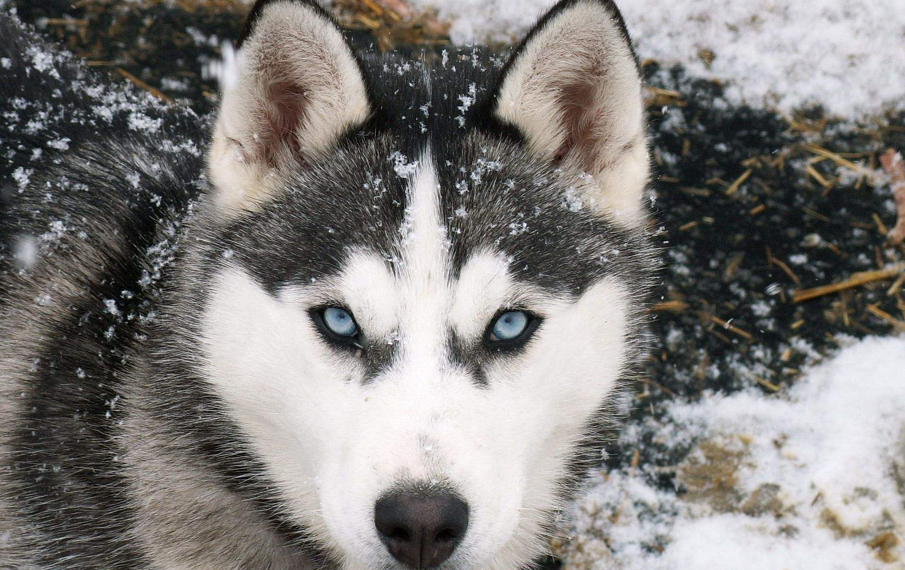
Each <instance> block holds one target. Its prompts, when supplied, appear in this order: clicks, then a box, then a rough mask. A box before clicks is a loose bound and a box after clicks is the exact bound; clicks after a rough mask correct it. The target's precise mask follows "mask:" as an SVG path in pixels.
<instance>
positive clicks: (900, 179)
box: [880, 149, 905, 245]
mask: <svg viewBox="0 0 905 570" xmlns="http://www.w3.org/2000/svg"><path fill="white" fill-rule="evenodd" d="M880 163H881V164H882V165H883V170H885V171H886V174H888V175H889V187H890V188H891V189H892V194H893V196H895V200H896V212H897V216H898V219H897V221H896V225H895V227H894V228H893V229H892V230H891V231H890V232H889V233H888V234H886V240H887V241H888V242H889V243H890V244H892V245H898V244H900V243H902V242H903V241H905V160H903V159H902V155H901V153H898V152H896V151H895V150H893V149H888V150H887V151H886V152H884V153H883V155H882V156H881V157H880Z"/></svg>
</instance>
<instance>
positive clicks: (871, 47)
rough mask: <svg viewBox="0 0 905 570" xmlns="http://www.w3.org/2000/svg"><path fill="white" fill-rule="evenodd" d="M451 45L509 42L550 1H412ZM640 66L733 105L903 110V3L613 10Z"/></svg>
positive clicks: (687, 0)
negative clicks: (716, 83) (718, 94)
mask: <svg viewBox="0 0 905 570" xmlns="http://www.w3.org/2000/svg"><path fill="white" fill-rule="evenodd" d="M413 2H414V3H415V4H417V5H420V6H421V7H424V8H427V7H435V8H437V9H438V10H439V15H440V17H441V18H442V19H448V20H450V21H451V22H452V28H451V31H450V33H451V35H452V39H453V41H454V42H456V43H459V44H467V43H471V42H474V41H477V42H487V41H489V42H512V41H513V40H516V39H517V38H519V37H520V36H521V35H522V34H524V33H525V32H526V31H527V30H528V29H530V28H531V26H533V25H534V23H535V21H536V20H537V18H538V17H540V16H541V15H542V14H543V13H544V12H545V11H546V10H548V9H549V8H550V7H551V6H552V5H553V4H554V0H413ZM617 4H618V6H619V8H620V10H621V11H622V14H623V16H624V17H625V20H626V23H627V25H628V28H629V32H630V33H631V35H632V38H633V39H634V41H635V44H636V47H637V49H638V53H639V56H640V57H641V59H648V58H649V59H655V60H658V61H660V62H662V63H664V64H667V65H671V64H683V65H685V66H686V68H687V69H688V71H689V72H690V73H691V74H692V75H696V76H700V77H705V78H711V79H717V80H720V81H723V82H725V84H726V88H727V90H726V95H727V98H728V99H729V100H730V101H731V102H732V103H742V102H744V103H747V104H749V105H752V106H763V105H768V106H771V107H775V108H778V109H779V110H782V111H790V110H792V109H796V108H799V107H802V106H807V105H812V104H821V105H823V106H824V107H825V108H826V110H827V111H829V112H830V113H833V114H836V115H841V116H852V115H861V114H876V113H879V112H881V111H882V110H884V109H887V108H893V109H902V108H905V83H903V81H902V78H903V77H905V57H903V56H902V54H903V53H905V9H903V5H902V0H809V1H807V2H803V1H801V0H679V1H676V2H670V3H668V4H664V3H663V2H659V1H658V0H617Z"/></svg>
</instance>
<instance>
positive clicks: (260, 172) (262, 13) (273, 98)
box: [208, 0, 371, 213]
mask: <svg viewBox="0 0 905 570" xmlns="http://www.w3.org/2000/svg"><path fill="white" fill-rule="evenodd" d="M236 61H237V69H236V70H235V75H236V77H235V79H234V81H233V85H227V86H226V88H225V90H224V93H223V102H222V103H221V105H220V111H219V114H218V117H217V123H216V126H215V128H214V139H213V143H212V145H211V149H210V154H209V156H208V170H209V174H210V179H211V182H212V183H213V186H214V189H215V192H216V196H215V200H216V202H217V205H218V206H219V208H220V209H221V210H223V211H225V212H226V213H230V212H236V211H242V210H253V209H255V208H256V207H258V205H260V204H261V203H262V202H263V201H266V200H267V199H268V198H269V197H270V196H271V195H272V194H273V192H274V191H275V190H276V189H275V188H273V187H272V180H273V179H275V178H276V177H274V176H269V175H270V174H272V173H273V172H276V171H279V170H281V169H285V168H298V167H304V165H305V163H307V162H310V161H312V160H315V159H317V158H318V157H319V156H322V155H323V154H325V153H327V152H329V151H330V150H331V149H332V148H333V146H334V145H335V144H336V143H337V141H338V140H339V138H340V137H341V136H342V135H343V133H345V132H346V131H348V130H349V129H350V128H353V127H355V126H358V125H361V124H362V123H363V122H364V121H365V120H366V119H367V118H368V116H369V115H370V112H371V107H370V103H369V101H368V94H367V88H366V85H365V80H364V76H363V74H362V71H361V67H360V66H359V63H358V60H357V59H356V58H355V55H354V53H353V51H352V49H351V47H350V46H349V44H348V43H347V42H346V40H345V39H344V38H343V35H342V33H341V32H340V30H339V28H338V27H337V25H336V24H335V23H334V22H333V20H332V19H331V18H330V17H329V16H328V15H327V14H326V13H325V12H324V11H323V10H322V9H321V8H320V7H319V6H318V5H317V4H316V3H315V2H314V1H309V0H259V1H258V3H257V4H256V5H255V6H254V8H253V9H252V11H251V14H250V15H249V18H248V21H247V23H246V29H245V35H244V37H243V38H242V40H241V42H240V44H239V52H238V55H237V58H236Z"/></svg>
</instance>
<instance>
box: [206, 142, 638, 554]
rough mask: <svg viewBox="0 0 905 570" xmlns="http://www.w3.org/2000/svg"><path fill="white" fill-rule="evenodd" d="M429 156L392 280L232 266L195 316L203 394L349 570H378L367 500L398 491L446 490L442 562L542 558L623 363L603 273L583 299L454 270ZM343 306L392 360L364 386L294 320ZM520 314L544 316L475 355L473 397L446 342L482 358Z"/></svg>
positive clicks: (482, 258)
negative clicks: (448, 520)
mask: <svg viewBox="0 0 905 570" xmlns="http://www.w3.org/2000/svg"><path fill="white" fill-rule="evenodd" d="M439 192H440V189H439V187H438V182H437V178H436V174H435V171H434V167H433V164H432V162H431V158H430V154H429V153H425V155H424V156H423V157H421V160H420V162H419V167H418V170H417V172H415V173H414V174H413V175H412V177H411V180H410V191H409V203H410V207H409V209H408V211H407V213H406V217H405V223H404V225H403V228H401V233H400V243H401V244H402V248H401V251H402V255H401V258H400V259H399V260H398V266H397V267H396V272H395V273H394V272H393V270H392V269H391V268H390V267H389V265H388V264H387V263H386V262H385V261H384V260H383V259H381V258H380V257H379V256H378V255H376V254H373V253H369V252H362V251H359V252H356V253H354V254H352V255H350V256H349V258H348V261H347V264H346V267H345V269H344V271H343V272H342V274H340V275H339V276H337V277H335V278H334V279H331V280H328V282H324V283H317V284H314V285H312V286H309V287H304V288H293V289H289V290H286V291H283V292H282V293H281V294H280V295H279V296H278V297H277V298H274V297H273V296H271V295H268V294H267V293H266V292H265V291H264V290H263V289H262V288H261V287H260V286H259V285H258V284H256V283H255V282H254V280H253V279H252V278H251V277H250V276H249V275H248V274H247V273H246V272H245V271H244V270H243V269H241V268H240V267H237V266H236V267H232V268H230V269H228V270H226V271H224V272H222V273H221V274H220V275H219V277H218V279H217V281H216V282H215V284H214V287H213V290H212V293H211V301H210V303H209V305H208V307H206V310H205V338H204V341H205V342H204V347H205V351H206V356H207V359H206V361H207V373H208V375H209V379H210V382H211V383H212V384H213V386H214V387H215V389H216V390H217V392H218V393H219V394H220V395H221V396H222V398H223V399H224V401H225V402H226V404H227V405H228V406H229V408H230V410H231V414H232V416H233V418H234V420H235V421H236V423H237V424H238V425H239V426H240V428H241V429H242V430H243V431H244V432H245V434H246V435H247V436H248V439H249V441H251V442H252V444H253V445H254V447H255V451H256V453H257V454H258V455H259V456H260V457H261V458H262V460H263V461H264V464H265V465H266V466H267V469H268V470H269V475H270V477H271V478H272V479H273V480H274V481H275V482H276V483H277V484H278V486H279V488H280V490H281V493H282V496H283V498H284V500H285V501H286V504H287V506H288V508H289V509H290V510H291V512H292V513H293V514H294V516H295V517H296V518H297V519H298V520H299V522H301V523H303V524H305V525H306V526H308V527H309V528H310V529H311V531H312V532H313V533H314V534H315V535H316V537H317V538H319V539H321V540H322V541H324V543H326V544H327V545H329V546H330V547H332V548H333V549H334V550H335V552H336V553H338V554H339V555H340V556H341V557H342V558H343V560H344V563H345V566H346V568H350V569H351V568H374V567H379V566H380V565H382V564H384V563H387V562H389V560H390V559H389V555H388V553H387V552H386V550H385V548H384V547H383V545H382V544H381V542H380V540H379V538H378V536H377V532H376V529H375V526H374V520H373V518H374V505H375V502H376V501H377V499H378V498H379V497H380V496H381V495H383V494H384V493H386V492H387V491H389V490H391V489H392V488H393V487H394V486H395V485H398V484H400V483H405V482H413V481H419V482H427V483H430V482H436V483H442V484H445V485H448V486H451V487H452V488H454V489H455V490H456V491H457V492H458V493H459V494H460V495H461V496H462V498H463V499H465V500H466V501H467V503H468V505H469V510H470V513H469V514H470V516H469V529H468V533H467V534H466V537H465V539H464V541H463V542H462V543H461V545H460V546H459V548H458V549H457V551H456V553H455V554H454V555H453V558H452V559H451V560H450V564H452V565H454V566H456V567H460V568H463V569H465V568H485V569H486V568H499V569H504V568H505V569H511V570H514V569H516V568H518V567H519V566H522V565H524V564H525V563H526V562H527V561H528V560H529V559H530V558H531V557H532V556H533V555H534V554H535V553H536V552H537V551H538V550H537V549H538V548H540V547H541V545H540V541H539V540H538V537H537V534H538V532H539V524H540V522H541V521H540V518H539V515H540V513H542V512H543V511H545V510H549V509H551V508H554V507H556V501H557V494H556V492H557V489H556V483H557V481H558V480H560V479H561V478H562V477H563V475H564V474H565V469H566V462H567V459H568V458H569V457H570V455H571V452H572V451H573V448H574V446H575V444H576V443H577V442H578V440H579V439H580V436H581V435H582V430H583V428H584V427H585V426H586V425H587V422H588V421H589V419H590V418H591V417H592V416H593V415H594V414H595V413H596V411H597V410H598V409H599V407H600V404H601V402H602V401H603V400H604V399H605V397H606V396H607V394H608V393H609V392H610V391H611V390H612V388H613V386H614V384H615V382H616V380H617V378H618V375H619V372H620V369H621V368H622V366H623V364H624V357H625V349H626V346H625V345H626V339H625V338H624V334H625V329H626V313H627V310H628V293H627V291H626V290H625V288H624V287H623V286H622V285H620V284H618V283H617V282H616V281H615V280H611V279H604V280H602V281H601V282H599V283H597V284H596V285H594V286H593V287H591V288H590V289H589V290H588V291H587V292H585V293H584V294H583V295H582V296H581V297H580V298H579V299H565V298H561V297H556V296H554V295H551V294H549V293H548V292H545V291H543V290H541V289H539V288H537V287H533V286H528V285H525V284H521V283H519V282H517V281H516V280H514V279H513V277H512V275H511V273H510V272H509V265H508V262H507V256H506V254H505V253H504V252H493V251H485V252H478V253H476V254H475V255H473V256H472V257H471V258H470V259H468V260H467V261H466V263H465V265H464V266H463V268H462V270H461V272H460V275H459V276H458V279H454V278H452V277H451V275H450V260H449V247H448V239H447V235H446V231H445V228H444V224H443V222H442V219H441V214H440V198H439V196H440V194H439ZM330 299H333V300H337V299H338V300H342V302H343V303H344V305H345V306H346V307H347V308H348V309H350V310H351V311H352V313H353V314H354V315H355V318H356V320H357V322H358V324H359V326H360V327H361V329H362V332H363V334H364V337H365V339H366V340H367V342H368V343H393V344H395V347H394V348H395V351H396V355H397V357H396V359H395V360H394V361H393V362H392V363H390V365H388V366H387V367H386V369H384V370H382V371H381V372H380V373H379V374H378V375H377V377H375V378H369V379H367V381H365V377H364V375H365V367H364V364H363V360H362V359H360V358H357V357H355V356H354V355H352V354H351V353H347V352H345V351H342V350H337V349H335V348H333V347H331V346H329V345H328V344H327V343H326V341H324V340H323V339H322V338H321V337H320V335H319V333H318V332H317V330H316V327H315V325H314V324H313V323H312V322H311V319H310V318H309V315H308V310H309V309H310V308H312V307H316V306H319V305H321V304H322V303H324V302H325V301H327V300H330ZM513 304H518V306H519V307H524V308H528V309H530V310H531V311H533V312H535V313H537V314H538V315H540V316H542V317H543V319H544V320H543V323H542V324H541V326H540V328H539V329H538V331H537V332H536V334H535V336H534V337H533V339H532V340H531V342H530V344H529V345H528V347H527V348H525V349H524V350H522V351H521V352H519V353H518V354H513V355H485V356H486V357H485V358H484V359H483V360H484V369H483V371H484V376H485V378H486V385H483V386H482V385H479V383H478V382H476V379H475V378H473V377H472V376H471V374H469V373H468V372H467V371H466V370H464V369H463V368H462V367H461V366H459V365H457V364H455V363H454V362H452V361H451V359H450V354H449V346H448V342H449V339H450V338H451V336H452V335H455V337H456V338H457V339H458V342H459V343H460V344H462V345H466V346H471V347H473V349H474V350H479V351H480V350H485V349H484V348H483V346H482V344H481V343H482V338H483V335H484V332H485V330H486V329H487V327H488V325H489V324H490V321H491V319H492V318H493V316H494V315H495V314H496V313H497V312H498V311H499V310H500V309H502V308H505V307H509V306H512V305H513Z"/></svg>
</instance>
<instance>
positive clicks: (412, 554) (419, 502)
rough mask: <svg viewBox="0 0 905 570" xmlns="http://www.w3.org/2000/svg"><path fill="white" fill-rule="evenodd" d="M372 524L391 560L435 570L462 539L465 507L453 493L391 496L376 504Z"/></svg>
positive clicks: (466, 516)
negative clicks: (375, 526)
mask: <svg viewBox="0 0 905 570" xmlns="http://www.w3.org/2000/svg"><path fill="white" fill-rule="evenodd" d="M374 523H375V524H376V525H377V532H378V533H379V534H380V540H382V541H383V543H384V544H385V545H386V547H387V550H389V551H390V554H392V555H393V558H395V559H396V560H398V561H399V562H402V563H403V564H405V565H406V566H408V567H409V568H416V569H418V570H422V569H424V568H434V567H435V566H438V565H440V564H442V563H443V562H444V561H446V560H448V559H449V557H450V556H452V553H453V551H454V550H455V549H456V546H458V545H459V542H461V541H462V538H463V537H464V536H465V531H466V530H468V505H467V504H466V503H465V501H463V500H462V499H460V498H458V497H456V496H455V495H453V494H423V493H405V492H400V493H393V494H391V495H387V496H386V497H384V498H382V499H380V500H379V501H377V506H376V507H375V508H374Z"/></svg>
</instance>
